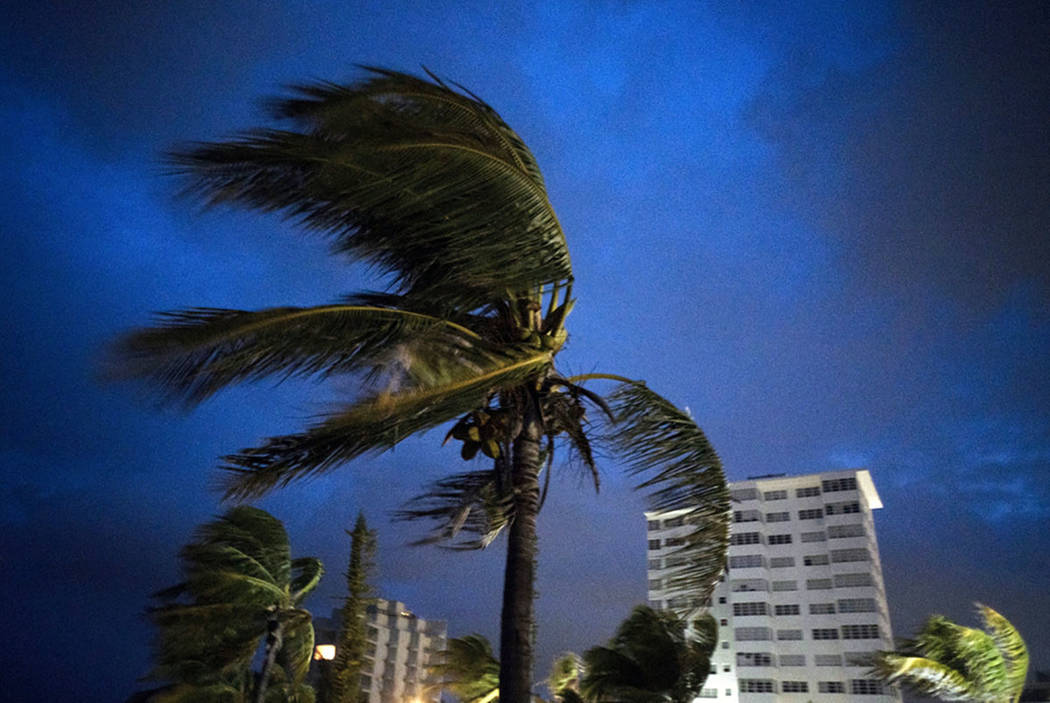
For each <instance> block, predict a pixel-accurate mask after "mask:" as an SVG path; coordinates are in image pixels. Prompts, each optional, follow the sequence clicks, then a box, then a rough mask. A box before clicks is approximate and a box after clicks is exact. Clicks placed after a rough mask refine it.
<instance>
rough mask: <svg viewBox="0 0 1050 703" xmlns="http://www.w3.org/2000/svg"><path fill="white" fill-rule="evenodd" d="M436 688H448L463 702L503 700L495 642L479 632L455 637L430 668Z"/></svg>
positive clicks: (429, 672) (475, 702)
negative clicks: (494, 647) (500, 693)
mask: <svg viewBox="0 0 1050 703" xmlns="http://www.w3.org/2000/svg"><path fill="white" fill-rule="evenodd" d="M427 673H428V677H429V678H430V679H431V680H432V681H433V684H432V687H435V688H440V689H441V690H444V691H448V692H449V693H451V694H452V695H453V696H455V697H456V698H458V699H459V700H460V703H492V702H493V701H498V700H499V661H497V660H496V657H495V656H493V654H492V645H490V644H489V641H488V640H487V639H485V638H484V637H482V636H481V635H478V634H473V635H467V636H465V637H453V638H451V639H449V640H448V642H447V644H446V645H445V650H444V651H442V652H441V653H440V654H439V655H438V656H437V658H436V660H435V661H434V662H433V663H432V664H431V665H430V666H429V667H428V672H427Z"/></svg>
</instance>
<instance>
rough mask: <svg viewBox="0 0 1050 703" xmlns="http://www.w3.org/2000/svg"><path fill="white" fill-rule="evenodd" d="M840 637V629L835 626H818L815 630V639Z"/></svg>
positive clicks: (835, 638)
mask: <svg viewBox="0 0 1050 703" xmlns="http://www.w3.org/2000/svg"><path fill="white" fill-rule="evenodd" d="M838 638H839V631H838V630H836V629H835V628H834V627H818V628H814V630H813V639H815V640H837V639H838Z"/></svg>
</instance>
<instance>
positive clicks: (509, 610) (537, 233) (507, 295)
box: [115, 69, 729, 703]
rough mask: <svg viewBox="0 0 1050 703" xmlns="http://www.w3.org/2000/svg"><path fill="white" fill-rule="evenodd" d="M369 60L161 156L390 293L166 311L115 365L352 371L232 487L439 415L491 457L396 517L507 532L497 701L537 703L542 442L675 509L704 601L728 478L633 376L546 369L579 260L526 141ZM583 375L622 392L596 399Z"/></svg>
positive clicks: (197, 186)
mask: <svg viewBox="0 0 1050 703" xmlns="http://www.w3.org/2000/svg"><path fill="white" fill-rule="evenodd" d="M369 71H370V77H369V78H368V79H367V80H364V81H362V82H359V83H355V84H351V85H334V84H327V83H325V84H315V85H308V86H305V87H301V88H299V89H298V94H297V95H294V96H292V97H290V98H286V99H282V100H279V101H277V102H276V103H274V106H273V107H274V112H275V114H276V116H277V117H278V118H282V119H284V120H286V121H287V122H288V125H287V128H285V129H274V128H267V129H257V130H254V131H251V132H248V133H247V134H245V135H244V136H243V137H242V138H239V139H235V140H233V141H230V142H225V143H216V144H205V145H200V146H197V147H193V148H190V149H187V150H185V151H183V152H180V153H178V154H176V155H175V156H174V164H175V168H176V170H177V171H178V172H179V173H181V174H182V175H183V176H185V177H186V178H187V183H188V185H187V188H188V190H189V191H190V192H193V193H196V194H198V195H201V196H202V197H203V198H204V199H205V200H206V201H207V202H209V203H233V204H238V205H242V206H246V207H249V208H252V209H256V210H263V211H276V212H280V213H283V214H284V215H286V216H288V217H290V218H292V219H294V220H296V221H298V222H300V223H301V224H302V225H304V226H305V227H306V228H308V229H311V230H314V231H317V232H321V233H323V234H325V235H327V236H328V237H329V238H330V240H331V241H332V244H333V248H334V250H335V252H336V253H338V254H340V255H345V256H348V257H351V258H354V259H357V260H360V261H364V262H366V263H368V264H370V265H371V266H372V267H373V269H374V270H375V271H377V272H378V273H380V274H383V275H385V279H384V283H385V284H386V286H387V289H386V291H385V292H380V293H376V292H366V293H357V294H354V295H350V296H348V297H346V298H344V299H343V300H341V301H339V302H337V303H334V304H329V305H320V306H316V307H309V308H288V307H285V308H274V309H269V310H261V311H256V312H249V311H243V310H220V309H214V308H193V309H188V310H182V311H177V312H173V313H168V314H166V315H165V316H164V317H163V318H162V319H161V320H160V321H159V323H158V324H157V325H156V326H154V327H152V328H146V329H142V330H138V331H135V332H133V333H132V334H129V335H127V336H126V337H125V338H124V339H123V340H122V341H121V343H120V344H119V345H118V347H117V349H116V358H115V361H116V366H117V367H118V369H119V372H120V373H122V374H124V375H126V376H130V377H133V378H140V379H145V380H147V381H149V382H152V383H153V384H154V385H156V386H157V387H158V388H159V389H161V390H162V391H163V392H164V393H165V395H166V396H167V397H170V398H174V399H181V400H184V401H187V402H190V403H196V402H200V401H202V400H204V399H206V398H207V397H209V396H210V395H212V394H214V393H215V392H217V391H219V390H221V389H223V388H224V387H226V386H229V385H232V384H236V383H242V382H247V381H253V380H258V379H261V378H265V377H277V378H285V377H289V376H304V377H315V378H329V377H339V376H342V377H349V378H351V379H352V380H353V381H354V382H356V383H357V384H358V387H359V388H360V393H359V394H358V395H356V396H355V397H352V398H350V399H349V400H348V401H347V402H346V403H345V405H344V406H342V407H341V408H339V409H338V410H336V411H335V412H333V413H332V414H331V415H329V416H327V417H325V418H322V419H321V420H319V421H317V422H316V423H314V424H313V425H311V426H310V427H308V428H306V429H305V430H303V431H302V432H299V433H296V434H289V435H284V436H278V437H272V438H270V439H268V440H266V441H265V442H264V443H262V444H261V445H260V446H258V447H254V448H249V449H245V450H242V451H241V452H239V453H236V454H233V455H231V456H228V457H226V464H225V468H227V469H229V482H228V484H227V494H226V495H227V497H229V498H237V499H243V498H252V497H257V496H260V495H261V494H263V493H265V492H266V491H269V490H271V489H273V488H275V487H278V486H283V485H285V484H287V483H289V482H290V481H294V480H296V479H300V478H303V477H307V476H312V475H316V474H319V473H322V472H326V471H329V470H331V469H333V468H335V467H337V466H339V465H340V464H343V463H345V462H348V461H350V460H353V459H356V458H358V457H361V456H363V455H367V454H369V453H374V452H380V451H385V450H387V449H390V448H391V447H393V446H394V445H395V444H397V443H398V442H400V441H401V440H403V439H404V438H406V437H409V436H411V435H413V434H417V433H422V432H425V431H426V430H429V429H431V428H434V427H438V426H440V425H446V426H448V425H451V429H450V430H449V432H448V435H447V436H446V441H447V440H448V439H455V440H456V441H458V442H461V443H462V446H461V454H462V457H463V458H464V459H465V460H468V461H469V460H472V459H474V458H475V457H479V456H480V457H483V458H485V461H486V464H487V465H486V466H483V467H482V468H473V469H470V470H467V471H464V472H459V473H455V474H453V475H451V476H449V477H448V478H446V479H443V480H441V481H438V482H437V483H436V484H435V485H433V486H431V487H430V489H429V490H428V491H427V492H426V493H425V494H424V495H423V496H421V497H420V498H419V499H418V500H416V501H415V502H413V503H412V504H411V505H410V506H408V508H407V509H406V510H405V512H404V513H403V514H402V516H403V517H405V518H408V519H426V520H436V521H438V527H437V529H436V530H435V531H434V532H433V534H432V538H433V539H434V540H447V541H449V542H451V543H452V544H453V546H456V547H459V548H480V547H483V546H486V545H488V544H489V543H490V542H491V541H492V540H493V539H494V538H495V537H496V535H497V534H498V533H499V532H500V531H501V530H503V529H504V528H507V531H508V538H507V556H506V560H507V561H506V568H505V570H504V575H505V576H504V590H503V610H502V614H501V627H500V665H501V673H500V689H501V692H502V696H503V699H504V703H529V701H530V689H531V686H532V665H533V654H532V645H533V642H532V640H533V632H534V630H535V623H534V609H533V600H534V581H535V563H536V552H537V549H536V519H537V515H538V513H539V510H540V507H541V505H542V503H543V497H544V496H545V494H546V490H547V483H546V482H547V481H549V479H550V469H551V468H552V462H553V457H554V453H555V449H556V448H559V447H565V448H567V449H568V450H569V455H570V457H574V458H575V462H572V463H575V464H576V465H578V466H580V467H582V469H583V470H584V471H585V472H587V473H589V475H590V476H592V477H593V478H594V484H595V487H596V488H597V485H598V473H597V469H596V466H595V459H594V457H595V453H596V452H595V445H596V444H598V445H599V446H600V447H601V448H602V449H605V450H607V451H609V452H610V453H614V454H615V455H618V456H619V457H620V458H622V459H623V460H624V463H625V464H626V466H627V469H628V471H629V472H631V473H632V474H636V475H638V476H639V477H640V480H639V483H638V486H639V487H640V488H644V489H646V490H648V491H650V497H651V500H650V507H651V508H652V509H653V510H658V511H671V510H680V511H682V512H683V514H684V518H685V521H686V522H687V523H689V524H691V525H693V527H694V530H693V531H692V533H691V534H690V535H688V536H687V537H685V544H684V545H683V546H682V547H681V548H680V550H679V555H680V556H682V557H685V559H684V562H685V563H686V565H685V566H683V567H681V568H680V569H679V570H678V572H677V573H676V574H675V575H674V576H673V577H672V580H673V581H674V583H673V587H674V588H676V589H693V590H694V592H695V593H696V596H697V598H698V599H703V598H705V597H706V595H707V594H708V593H709V592H710V589H711V588H713V585H714V583H715V581H716V580H717V579H718V576H719V574H720V573H721V570H722V567H723V564H724V561H725V553H726V548H727V544H728V509H729V498H728V491H727V488H726V484H725V477H724V475H723V472H722V468H721V464H720V462H719V459H718V456H717V455H716V454H715V452H714V450H713V449H712V448H711V446H710V444H709V443H708V441H707V439H706V437H705V436H704V434H703V432H701V430H700V428H698V427H697V426H696V423H695V422H694V421H693V419H692V418H691V417H690V416H689V415H688V414H687V413H683V412H682V411H680V410H679V409H678V408H676V407H675V406H673V405H672V404H671V403H669V402H668V401H666V400H665V399H664V398H662V397H660V396H659V395H657V394H656V393H654V392H653V391H652V390H650V389H649V388H647V387H646V386H645V384H644V383H642V382H639V381H634V380H631V379H627V378H623V377H620V376H615V375H611V374H599V373H595V374H586V375H581V376H566V375H563V374H562V373H560V372H559V371H558V369H557V368H556V365H555V357H556V356H557V354H558V353H559V352H560V351H561V350H562V349H563V347H564V345H565V341H566V339H567V337H568V333H567V331H566V327H565V323H566V319H567V317H568V315H569V312H570V311H571V310H572V308H573V305H574V304H575V298H573V280H574V278H573V268H572V264H571V260H570V257H569V249H568V244H567V241H566V238H565V233H564V232H563V231H562V228H561V224H560V222H559V221H558V218H557V216H556V215H555V213H554V209H553V207H552V205H551V202H550V200H549V199H548V197H547V191H546V187H545V185H544V181H543V177H542V175H541V174H540V170H539V167H538V166H537V164H536V161H535V159H534V158H533V155H532V153H531V152H530V151H529V149H528V147H526V146H525V143H524V142H523V141H522V139H521V138H520V137H519V136H518V135H517V134H516V133H515V132H514V131H513V130H512V129H511V128H510V127H509V126H508V125H507V124H506V123H505V122H504V121H503V120H502V119H501V118H500V116H499V115H498V114H497V113H496V111H495V110H493V109H492V108H491V107H489V106H488V105H487V104H485V103H484V102H483V101H481V100H480V99H479V98H477V97H476V96H475V95H473V94H472V93H470V92H469V91H466V90H465V89H462V88H460V89H456V88H455V87H452V86H449V85H448V84H446V83H444V82H442V81H441V80H439V79H437V78H434V77H433V76H431V78H433V80H432V81H430V80H424V79H421V78H417V77H415V76H410V75H406V74H403V73H396V72H392V71H387V70H382V69H369ZM588 383H612V384H615V385H613V386H612V388H611V390H610V391H609V392H605V393H604V394H599V393H598V392H596V391H595V390H592V389H591V388H585V387H584V385H585V384H588ZM589 412H590V414H588V413H589ZM610 425H615V428H611V427H610ZM544 472H546V474H545V476H543V478H542V481H541V475H542V474H543V473H544Z"/></svg>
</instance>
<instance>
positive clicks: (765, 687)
mask: <svg viewBox="0 0 1050 703" xmlns="http://www.w3.org/2000/svg"><path fill="white" fill-rule="evenodd" d="M737 685H738V686H740V692H741V693H772V692H773V681H772V680H770V679H740V681H739V682H738V684H737ZM726 695H727V696H728V695H729V692H728V691H727V692H726Z"/></svg>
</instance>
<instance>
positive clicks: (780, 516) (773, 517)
mask: <svg viewBox="0 0 1050 703" xmlns="http://www.w3.org/2000/svg"><path fill="white" fill-rule="evenodd" d="M790 519H791V513H789V512H783V513H766V522H787V521H788V520H790Z"/></svg>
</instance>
